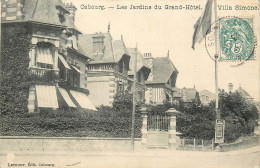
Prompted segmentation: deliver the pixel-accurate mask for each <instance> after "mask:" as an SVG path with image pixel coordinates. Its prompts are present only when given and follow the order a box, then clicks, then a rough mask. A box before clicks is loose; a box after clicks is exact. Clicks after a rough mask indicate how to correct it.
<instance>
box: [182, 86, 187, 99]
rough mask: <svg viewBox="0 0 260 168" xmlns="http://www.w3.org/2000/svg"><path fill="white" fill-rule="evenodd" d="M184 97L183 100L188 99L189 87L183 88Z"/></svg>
mask: <svg viewBox="0 0 260 168" xmlns="http://www.w3.org/2000/svg"><path fill="white" fill-rule="evenodd" d="M182 99H183V100H186V99H187V89H186V88H185V87H184V88H183V89H182Z"/></svg>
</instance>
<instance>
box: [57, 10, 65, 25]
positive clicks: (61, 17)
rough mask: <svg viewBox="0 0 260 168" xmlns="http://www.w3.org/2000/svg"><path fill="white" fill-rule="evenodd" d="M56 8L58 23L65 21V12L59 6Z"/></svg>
mask: <svg viewBox="0 0 260 168" xmlns="http://www.w3.org/2000/svg"><path fill="white" fill-rule="evenodd" d="M57 9H58V16H59V20H60V23H64V22H65V12H64V10H62V8H60V7H59V8H57Z"/></svg>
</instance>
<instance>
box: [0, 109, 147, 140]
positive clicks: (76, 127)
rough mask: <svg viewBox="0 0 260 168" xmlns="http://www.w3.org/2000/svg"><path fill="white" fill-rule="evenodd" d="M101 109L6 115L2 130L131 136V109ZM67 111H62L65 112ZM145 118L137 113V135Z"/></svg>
mask: <svg viewBox="0 0 260 168" xmlns="http://www.w3.org/2000/svg"><path fill="white" fill-rule="evenodd" d="M98 109H99V111H98V112H95V114H93V115H88V116H87V117H86V118H83V117H81V115H82V113H81V112H78V111H70V110H68V111H67V112H68V113H71V115H70V116H69V115H67V114H66V115H67V116H66V115H64V116H61V114H60V115H56V114H55V112H54V111H49V112H48V111H44V112H43V113H42V114H30V115H29V114H24V115H5V116H2V117H1V118H0V122H1V125H0V132H1V134H2V135H4V136H64V137H67V136H80V137H85V136H92V137H93V136H94V137H121V138H126V137H130V135H131V124H132V120H131V112H130V111H128V112H126V111H124V112H119V111H118V112H115V111H114V110H113V108H111V107H106V106H102V107H99V108H98ZM64 111H66V110H60V111H58V113H63V112H64ZM141 126H142V120H141V117H140V115H139V114H138V113H137V114H136V125H135V128H136V131H135V137H141V132H140V131H141Z"/></svg>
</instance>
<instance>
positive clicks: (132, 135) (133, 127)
mask: <svg viewBox="0 0 260 168" xmlns="http://www.w3.org/2000/svg"><path fill="white" fill-rule="evenodd" d="M136 64H137V43H136V47H135V58H134V84H133V111H132V129H131V146H132V149H133V150H134V143H135V142H134V134H135V106H136V67H137V65H136Z"/></svg>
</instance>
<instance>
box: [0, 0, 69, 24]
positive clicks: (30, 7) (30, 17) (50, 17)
mask: <svg viewBox="0 0 260 168" xmlns="http://www.w3.org/2000/svg"><path fill="white" fill-rule="evenodd" d="M56 7H60V8H62V9H63V10H64V11H65V13H67V12H68V11H67V10H66V8H65V6H64V4H63V3H62V2H61V0H51V1H50V0H25V2H24V8H23V14H24V17H23V19H22V20H20V19H17V20H10V21H6V20H3V21H2V22H27V21H30V22H37V23H43V24H50V25H56V26H61V27H63V26H64V25H62V24H61V23H60V21H59V17H58V14H57V9H56ZM54 16H56V17H54Z"/></svg>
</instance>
